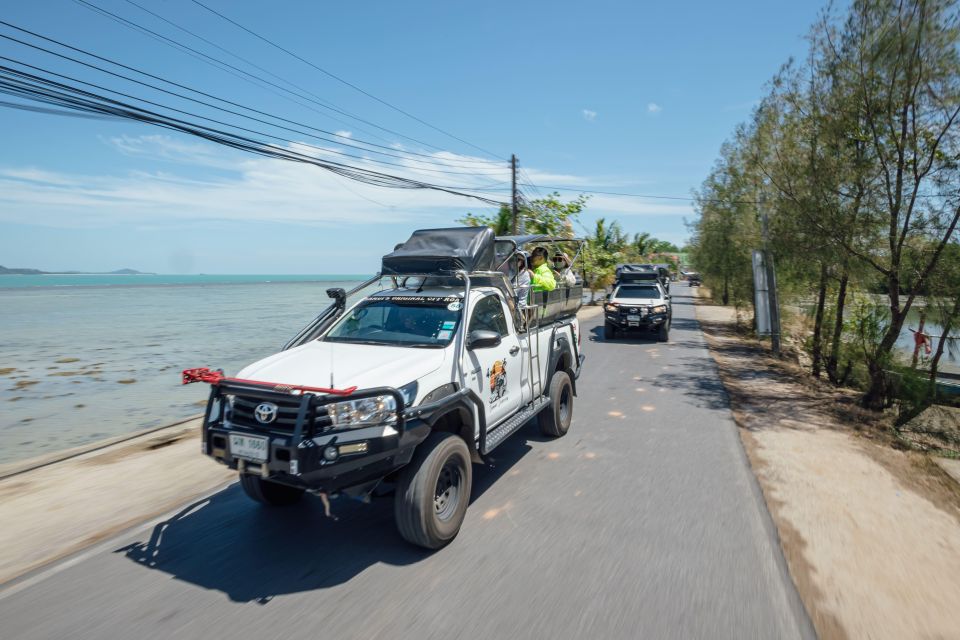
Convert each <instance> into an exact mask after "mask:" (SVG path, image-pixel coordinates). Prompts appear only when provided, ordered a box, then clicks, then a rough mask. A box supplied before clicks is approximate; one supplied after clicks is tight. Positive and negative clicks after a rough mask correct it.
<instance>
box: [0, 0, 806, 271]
mask: <svg viewBox="0 0 960 640" xmlns="http://www.w3.org/2000/svg"><path fill="white" fill-rule="evenodd" d="M88 1H89V2H90V3H92V4H95V5H97V6H99V7H102V8H104V9H107V10H109V11H111V12H113V13H115V14H118V15H120V16H123V17H124V18H127V19H128V20H131V21H134V22H136V23H138V24H140V25H143V26H146V27H148V28H150V29H153V30H155V31H157V32H159V33H162V34H164V35H166V36H168V37H170V38H174V39H176V40H178V41H181V42H183V43H187V44H189V45H190V46H192V47H195V48H197V49H199V50H202V51H204V52H206V53H208V54H210V55H213V56H215V57H218V58H222V59H224V60H228V61H230V62H231V63H232V64H235V65H237V66H239V67H242V68H247V67H246V66H245V63H243V62H240V61H239V60H237V59H235V58H231V57H230V56H228V55H227V54H225V53H223V52H220V51H216V50H214V49H212V48H211V47H210V46H209V45H207V44H205V43H203V42H201V41H199V40H195V39H193V38H191V37H190V36H189V35H187V34H185V33H183V32H180V31H177V30H176V29H175V28H174V27H172V26H170V25H169V24H165V23H163V22H161V21H160V20H158V19H157V18H155V17H154V16H151V15H149V14H147V13H145V12H143V11H142V10H141V9H140V8H138V7H136V6H134V5H133V4H131V3H129V2H127V0H88ZM204 1H205V2H206V3H207V4H208V5H209V6H211V7H212V8H214V9H216V10H218V11H220V12H222V13H224V14H225V15H227V16H229V17H230V18H232V19H234V20H236V21H237V22H239V23H241V24H243V25H246V26H248V27H250V28H252V29H253V30H255V31H257V32H258V33H260V34H262V35H264V36H266V37H268V38H270V39H271V40H273V41H274V42H277V43H279V44H282V46H284V47H286V48H287V49H289V50H291V51H293V52H295V53H297V54H298V55H300V56H301V57H303V58H305V59H307V60H310V61H312V62H314V63H315V64H316V65H318V66H320V67H323V68H324V69H326V70H328V71H330V72H332V73H334V74H336V75H338V76H339V77H341V78H343V79H346V80H348V81H349V82H351V83H353V84H355V85H357V86H359V87H361V88H363V89H364V90H366V91H368V92H369V93H372V94H374V95H376V96H378V97H380V98H382V99H384V100H386V101H388V102H390V103H391V104H393V105H396V106H398V107H400V108H402V109H404V110H405V111H408V112H409V113H412V114H414V115H416V116H417V117H419V118H420V119H422V120H425V121H427V122H429V123H430V124H432V125H434V126H436V127H438V128H440V129H443V130H445V131H448V132H451V133H453V134H455V135H456V136H457V137H459V138H462V139H463V140H466V141H468V142H471V143H473V144H475V145H477V146H479V147H481V148H483V149H485V150H488V151H492V152H493V153H494V154H495V155H496V157H498V158H507V157H509V155H510V154H511V153H516V154H517V156H518V157H519V159H520V163H521V166H522V167H523V168H524V170H525V172H526V174H525V175H526V176H528V177H529V178H530V179H531V180H532V182H533V183H534V184H536V185H538V186H541V189H540V191H541V192H546V191H548V189H545V188H543V187H544V186H547V185H549V186H577V185H585V186H588V187H590V188H592V189H595V190H602V191H616V192H627V193H642V194H660V195H677V196H688V195H689V193H690V190H691V189H693V188H695V187H697V186H698V185H699V183H700V182H701V181H702V180H703V178H704V177H705V176H706V174H707V172H708V171H709V170H710V167H711V165H712V164H713V162H714V160H715V159H716V156H717V152H718V150H719V147H720V145H721V143H722V142H723V141H724V140H725V139H726V138H727V137H728V136H729V135H730V134H731V132H732V131H733V129H734V127H735V126H736V124H737V123H738V122H741V121H743V120H745V119H746V118H747V117H748V116H749V113H750V109H751V108H752V106H753V105H754V104H755V102H756V101H757V100H758V99H759V98H760V97H761V96H762V95H763V92H764V83H765V82H767V80H769V79H770V77H771V76H772V75H773V74H774V73H775V72H776V71H777V69H778V68H779V67H780V65H781V64H783V63H784V62H786V60H787V59H788V58H789V57H790V56H803V55H804V51H805V42H804V39H803V36H804V34H805V33H806V32H807V30H808V28H809V26H810V25H811V24H812V22H813V21H814V20H815V19H816V17H817V14H818V12H819V11H820V10H821V8H822V5H821V4H820V3H817V2H809V3H808V2H780V1H766V2H739V3H736V4H734V3H717V2H687V3H650V2H639V1H638V2H606V1H599V2H589V3H583V2H576V3H573V2H558V1H552V2H525V3H517V2H501V1H500V0H488V1H487V2H483V3H455V2H369V3H332V2H317V1H309V0H297V1H291V0H282V1H280V0H278V1H277V2H271V3H263V2H249V1H244V2H239V1H233V2H227V1H226V0H204ZM137 2H138V3H139V4H141V5H142V6H144V7H148V8H149V9H150V10H151V11H154V12H155V13H157V14H159V15H161V16H163V17H164V18H167V19H168V20H170V21H173V22H175V23H177V24H179V25H181V26H183V27H186V28H189V29H190V30H191V31H193V32H194V33H196V34H198V35H201V36H203V37H204V38H206V39H208V40H210V41H212V42H215V43H217V44H219V45H220V46H222V47H224V48H226V49H229V50H230V51H232V52H234V53H237V54H240V55H242V56H244V57H245V58H247V59H248V60H251V61H253V62H255V63H256V64H257V65H259V66H261V67H263V68H265V69H267V70H269V71H270V72H272V73H274V74H276V75H277V76H280V77H282V78H283V79H284V80H290V81H292V82H294V83H295V84H296V85H297V86H299V87H301V88H302V89H306V90H309V91H310V92H311V93H312V94H314V95H316V96H319V97H320V98H322V99H323V100H324V101H325V102H327V103H331V104H333V105H335V106H336V107H337V108H339V109H340V110H342V111H345V112H348V113H350V114H351V115H355V116H358V117H360V118H362V119H364V120H366V121H368V122H370V123H374V124H376V125H379V126H381V127H384V128H386V129H391V130H393V131H394V132H397V133H399V134H403V135H405V136H408V137H409V138H414V139H416V140H417V141H419V142H413V141H411V140H409V139H407V138H401V137H399V136H397V135H395V134H392V133H386V132H384V131H383V130H378V129H373V128H372V127H370V126H369V125H368V124H364V123H361V122H358V121H357V120H355V119H351V118H348V117H345V116H342V115H337V116H335V117H336V118H338V119H339V120H340V121H334V120H333V119H331V117H330V115H331V114H330V113H329V112H328V111H325V110H323V109H318V108H317V107H316V105H313V104H310V103H304V102H303V101H302V100H299V101H298V102H299V104H298V103H296V102H294V101H291V100H290V99H287V98H288V97H289V96H287V95H286V94H283V93H282V92H278V91H276V90H272V91H268V90H264V88H263V87H262V85H261V86H258V85H256V84H254V83H250V82H245V81H244V80H242V79H241V78H238V77H236V76H235V75H230V74H228V73H225V72H224V71H223V70H221V69H217V68H214V67H213V66H210V65H207V64H203V63H202V62H200V61H198V60H197V59H195V58H194V57H191V56H189V55H186V54H185V53H183V52H182V51H177V50H175V49H173V48H171V47H169V46H166V45H164V44H163V43H162V42H158V41H157V40H156V39H153V38H150V37H148V36H146V35H144V34H142V33H138V32H135V31H133V30H131V29H128V28H126V27H124V26H123V25H121V24H118V23H116V22H115V21H112V20H110V19H108V18H106V17H104V16H103V15H100V14H97V13H96V12H94V11H92V10H90V9H89V8H87V7H84V6H82V5H81V4H80V3H78V2H76V1H75V0H35V1H34V2H23V3H5V7H4V13H3V18H2V19H3V20H6V21H8V22H10V23H12V24H15V25H17V26H20V27H23V28H26V29H30V30H32V31H36V32H38V33H40V34H42V35H45V36H48V37H51V38H55V39H58V40H62V41H64V42H66V43H68V44H71V45H73V46H76V47H79V48H82V49H85V50H89V51H92V52H95V53H97V54H99V55H102V56H105V57H108V58H111V59H114V60H117V61H121V62H123V63H124V64H128V65H130V66H133V67H137V68H139V69H142V70H145V71H149V72H151V73H154V74H156V75H159V76H162V77H164V78H168V79H171V80H176V81H177V82H180V83H182V84H184V85H188V86H190V87H195V88H200V89H202V90H203V91H206V92H208V93H210V94H213V95H216V96H218V97H222V98H226V99H229V100H232V101H235V102H237V103H239V104H242V105H245V106H250V107H255V108H257V109H260V110H262V111H265V112H267V113H270V114H275V115H280V116H282V117H285V118H288V119H290V120H294V121H296V122H299V123H305V124H308V125H310V126H314V127H317V128H320V129H325V130H329V131H335V132H338V133H339V134H340V135H342V136H348V137H350V138H353V139H354V140H366V141H371V142H376V143H377V144H382V145H385V146H387V147H393V148H394V149H395V150H396V151H397V152H399V153H401V154H402V153H403V152H408V151H413V152H417V153H425V154H427V156H417V157H418V158H426V157H428V156H429V159H428V160H426V162H428V163H429V164H418V163H414V162H407V161H400V160H396V159H394V158H384V157H382V156H381V159H385V160H388V161H397V162H401V164H404V166H403V167H382V166H381V167H379V169H380V170H385V171H387V170H389V171H390V172H394V173H398V174H401V175H405V176H412V177H417V178H420V179H429V180H431V181H436V182H441V181H443V182H445V183H447V184H457V185H459V186H465V187H470V188H475V187H477V186H480V185H488V184H491V183H501V182H502V181H504V180H507V179H509V174H508V170H507V165H506V164H505V163H501V164H499V165H494V164H481V163H479V162H478V160H483V159H490V156H488V155H485V154H484V153H483V152H481V151H478V150H477V149H476V148H474V147H471V146H468V145H467V144H464V143H462V142H460V141H457V140H455V139H452V138H449V137H447V136H444V135H443V134H441V133H439V132H437V131H435V130H433V129H431V128H429V127H427V126H424V125H423V124H421V123H419V122H417V121H415V120H412V119H410V118H407V117H405V116H404V115H402V114H400V113H398V112H396V111H394V110H391V109H390V108H388V107H386V106H384V105H383V104H381V103H378V102H376V101H374V100H372V99H370V98H369V97H367V96H364V95H363V94H361V93H359V92H357V91H355V90H354V89H351V88H349V87H347V86H345V85H343V84H341V83H338V82H337V81H335V80H333V79H331V78H330V77H328V76H325V75H323V74H322V73H320V72H318V71H316V70H315V69H312V68H311V67H309V66H307V65H305V64H303V63H301V62H299V61H297V60H295V59H293V58H291V57H289V56H287V55H285V54H283V53H282V52H280V51H277V50H276V49H273V48H271V47H270V46H269V45H267V44H265V43H263V42H261V41H259V40H257V39H256V38H254V37H253V36H251V35H249V34H246V33H244V32H243V31H241V30H239V29H237V28H236V27H234V26H232V25H230V24H229V23H227V22H225V21H223V20H222V19H220V18H217V17H216V16H213V15H212V14H210V13H208V12H206V11H205V10H203V9H202V8H201V7H198V6H197V5H195V4H193V3H192V2H190V0H152V1H151V0H137ZM0 33H2V34H5V35H12V36H15V37H21V36H19V35H17V34H16V32H15V31H13V30H11V29H9V28H7V27H3V26H0ZM0 56H7V57H9V58H14V59H16V60H18V61H21V62H27V63H29V64H34V65H37V66H41V67H43V68H45V69H50V70H54V71H57V72H59V73H64V74H69V75H72V76H74V77H77V78H80V79H82V80H87V81H89V82H97V83H99V84H104V85H106V86H109V87H111V88H116V89H120V88H123V90H127V91H129V92H130V93H134V94H136V95H138V96H144V97H149V98H156V99H157V100H158V101H161V102H164V104H168V105H170V106H174V105H176V106H178V107H181V108H185V109H191V110H194V111H196V112H197V113H200V114H201V115H209V116H210V117H214V115H213V114H214V112H213V111H212V110H210V109H208V108H206V107H202V106H199V105H196V104H190V103H186V102H183V101H181V100H178V99H175V98H172V97H170V96H167V95H163V94H159V93H157V92H154V91H152V90H149V89H144V88H142V87H135V86H133V85H130V84H129V83H125V82H122V81H120V80H117V79H116V78H109V77H106V76H104V75H103V74H100V73H98V72H95V71H93V70H90V69H85V68H83V67H79V66H77V65H74V64H72V63H69V62H66V61H63V60H58V59H56V58H53V57H51V56H49V55H47V54H44V53H42V52H38V51H36V50H30V49H27V48H25V47H23V46H22V45H17V44H14V43H11V42H9V41H2V40H0ZM0 63H4V61H0ZM4 64H5V63H4ZM250 71H251V72H253V73H255V74H258V75H261V76H262V75H263V74H262V73H261V72H259V71H256V70H253V69H250ZM277 82H279V81H277ZM0 100H9V98H7V97H6V96H0ZM304 105H306V107H310V108H306V107H305V106H304ZM218 117H224V118H225V119H227V120H228V121H230V122H231V123H234V124H236V123H241V122H243V121H242V120H241V119H239V118H236V117H233V116H229V115H227V116H223V114H220V116H218ZM245 126H253V127H258V125H257V124H256V123H250V122H246V123H245ZM259 129H261V130H266V128H265V127H259ZM271 131H274V132H276V131H275V130H271ZM374 135H376V136H378V137H374ZM0 136H2V137H0V139H2V140H3V141H4V143H3V144H2V145H0V264H3V265H4V266H19V267H36V268H40V269H45V270H57V269H80V270H93V271H97V270H112V269H117V268H121V267H130V268H135V269H139V270H143V271H155V272H162V273H194V272H203V273H278V274H280V273H365V272H372V271H375V270H376V267H377V264H378V263H377V260H378V258H379V256H380V255H382V254H383V253H385V252H386V251H388V250H390V249H391V248H392V247H393V245H394V244H395V243H396V242H399V241H401V240H403V239H405V238H406V237H407V236H408V235H409V233H410V232H411V231H412V230H414V229H417V228H422V227H436V226H448V225H451V224H453V223H454V221H455V220H456V219H457V218H458V217H460V216H462V215H463V214H465V213H467V212H478V213H479V212H488V211H489V210H490V207H489V206H488V205H485V204H483V203H479V202H475V201H471V200H468V199H464V198H458V197H453V196H446V195H443V194H439V193H436V192H428V191H409V190H393V189H384V188H378V187H372V186H369V185H364V184H360V183H356V182H351V181H349V180H346V179H345V178H342V177H337V176H333V175H332V174H330V173H329V172H326V171H323V170H321V169H318V168H315V167H311V166H306V165H299V164H293V163H288V162H283V161H280V160H275V159H265V158H261V157H258V156H254V155H249V154H244V153H241V152H239V151H234V150H231V149H228V148H226V147H222V146H219V145H214V144H212V143H208V142H204V141H201V140H199V139H197V138H192V137H189V136H186V135H184V134H179V133H174V132H170V131H166V130H164V129H159V128H156V127H150V126H148V125H143V124H138V123H133V122H125V121H104V120H90V119H79V118H65V117H59V116H52V115H46V114H38V113H29V112H24V111H17V110H13V109H7V108H2V107H0ZM284 136H287V137H289V139H290V140H291V141H292V142H293V143H294V144H296V143H311V144H314V145H317V146H320V147H322V149H320V150H317V149H313V148H311V150H310V151H311V153H318V154H328V153H333V152H332V151H330V149H335V147H333V146H332V145H329V144H322V145H321V144H318V143H317V142H316V141H315V140H308V139H306V138H303V137H302V136H298V135H297V134H292V133H290V132H285V133H284ZM342 139H343V138H341V140H342ZM421 143H426V144H428V145H433V147H430V146H424V145H422V144H421ZM284 144H288V143H284ZM434 147H436V148H439V149H442V150H444V152H443V153H441V152H440V151H438V150H437V149H436V148H434ZM295 148H301V147H295ZM341 150H342V149H341ZM330 157H335V156H330ZM376 157H377V156H369V155H367V156H366V159H362V160H357V161H356V162H358V163H361V164H362V165H363V166H370V167H374V166H376V165H374V164H371V163H370V160H371V159H375V158H376ZM426 169H429V171H425V170H426ZM478 169H479V170H478ZM437 170H439V171H452V172H458V173H457V175H452V174H439V173H433V171H437ZM477 174H483V175H477ZM501 186H502V185H501ZM524 190H525V191H527V192H528V193H529V194H530V195H531V196H536V191H534V190H533V189H532V188H529V187H524ZM491 193H494V194H495V195H496V196H497V197H503V198H506V197H507V196H506V194H505V193H501V192H491ZM575 194H576V192H570V191H567V192H564V195H566V196H570V197H572V196H574V195H575ZM692 213H693V211H692V207H691V203H689V202H685V201H670V200H654V199H643V198H627V197H616V196H602V195H597V196H594V197H593V198H592V199H591V201H590V204H589V207H588V210H587V213H586V214H585V215H584V216H583V217H582V223H583V225H584V226H586V227H592V226H593V223H594V221H595V220H596V219H597V217H600V216H602V217H606V218H607V219H608V220H610V219H615V220H619V221H620V223H621V224H622V226H623V227H624V228H625V229H626V230H627V231H629V232H637V231H646V232H649V233H651V234H653V235H655V236H657V237H661V238H665V239H668V240H671V241H674V242H677V243H678V244H679V243H682V242H683V241H684V239H685V238H686V236H687V231H686V227H685V225H684V219H685V218H686V219H689V218H690V217H691V216H692Z"/></svg>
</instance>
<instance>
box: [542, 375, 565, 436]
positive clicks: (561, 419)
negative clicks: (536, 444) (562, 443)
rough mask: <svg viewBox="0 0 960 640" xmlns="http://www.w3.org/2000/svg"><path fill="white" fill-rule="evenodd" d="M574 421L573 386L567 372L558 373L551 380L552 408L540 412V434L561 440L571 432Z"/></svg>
mask: <svg viewBox="0 0 960 640" xmlns="http://www.w3.org/2000/svg"><path fill="white" fill-rule="evenodd" d="M571 420H573V384H571V383H570V376H568V375H567V373H566V372H565V371H557V372H556V373H554V374H553V378H552V379H551V380H550V406H549V407H547V408H546V409H544V410H543V411H541V412H540V414H539V415H538V416H537V421H538V422H539V423H540V433H542V434H543V435H545V436H550V437H553V438H559V437H560V436H562V435H565V434H566V433H567V431H569V430H570V421H571Z"/></svg>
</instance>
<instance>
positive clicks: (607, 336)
mask: <svg viewBox="0 0 960 640" xmlns="http://www.w3.org/2000/svg"><path fill="white" fill-rule="evenodd" d="M616 337H617V330H616V328H614V327H613V325H610V324H608V323H606V322H604V323H603V339H604V340H613V339H614V338H616Z"/></svg>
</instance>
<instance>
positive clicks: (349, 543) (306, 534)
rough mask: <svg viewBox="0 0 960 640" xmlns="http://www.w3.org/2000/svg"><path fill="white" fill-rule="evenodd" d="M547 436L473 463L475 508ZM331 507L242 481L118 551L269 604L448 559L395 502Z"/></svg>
mask: <svg viewBox="0 0 960 640" xmlns="http://www.w3.org/2000/svg"><path fill="white" fill-rule="evenodd" d="M523 436H526V437H523ZM540 439H541V438H540V437H539V434H538V433H537V431H536V426H535V423H531V424H528V425H527V426H525V427H524V429H523V430H521V432H520V434H519V435H515V436H514V437H512V438H510V439H508V440H507V441H506V442H504V443H503V444H502V445H500V446H499V447H498V448H497V450H496V452H495V453H496V456H495V457H494V459H493V460H494V461H493V462H492V463H490V464H487V465H474V468H473V471H474V475H473V490H472V493H471V503H472V502H474V501H475V500H476V499H477V498H478V497H479V496H481V495H483V493H484V492H485V491H487V490H488V489H489V488H490V487H491V486H493V485H494V483H495V482H496V481H497V480H498V479H499V478H500V477H501V476H502V475H504V474H505V473H506V472H507V471H509V470H510V469H511V468H512V467H513V465H515V464H516V463H517V462H518V461H519V460H520V459H521V458H523V456H524V455H526V454H527V453H528V452H529V451H531V449H532V448H531V446H530V445H529V442H530V441H538V440H540ZM330 504H331V511H332V515H333V516H334V518H335V519H333V518H328V517H326V515H325V513H324V507H323V504H322V502H321V500H320V499H319V498H318V497H315V496H311V495H309V494H308V495H306V496H304V499H303V500H302V501H301V502H300V503H299V504H297V505H294V506H290V507H267V506H264V505H260V504H257V503H254V502H252V501H251V500H250V499H249V498H247V496H246V495H244V493H243V490H242V489H241V488H240V486H239V484H234V485H231V486H230V487H228V488H226V489H224V490H222V491H220V492H218V493H216V494H215V495H213V496H211V497H209V498H206V499H204V500H200V501H198V502H195V503H193V504H191V505H189V506H187V507H185V508H184V509H183V510H181V511H180V512H179V513H177V514H176V515H174V516H172V517H171V518H170V519H168V520H165V521H164V522H161V523H159V524H158V525H156V526H155V527H154V528H153V529H152V531H151V533H150V537H149V539H148V540H144V541H137V542H134V543H132V544H130V545H128V546H126V547H123V548H121V549H117V550H116V551H115V553H123V554H125V555H126V557H127V558H129V559H130V560H132V561H133V562H135V563H137V564H138V565H140V566H143V567H146V568H149V569H153V570H155V571H162V572H164V573H167V574H169V575H170V576H172V577H174V578H176V579H178V580H183V581H185V582H189V583H191V584H195V585H197V586H200V587H203V588H204V589H213V590H216V591H221V592H223V593H224V594H226V595H227V596H228V597H229V598H230V599H231V600H233V601H236V602H250V601H255V602H258V603H260V604H266V603H268V602H269V601H270V600H271V599H273V598H274V597H275V596H278V595H284V594H289V593H299V592H304V591H313V590H316V589H326V588H330V587H333V586H336V585H340V584H343V583H346V582H348V581H350V580H351V579H352V578H353V577H354V576H356V575H358V574H359V573H361V572H362V571H364V570H365V569H367V568H368V567H370V566H372V565H375V564H380V563H386V564H390V565H395V566H405V565H410V564H413V563H416V562H419V561H421V560H424V559H426V558H428V557H430V556H431V555H433V554H434V553H443V552H444V551H443V550H441V551H438V552H431V551H427V550H425V549H420V548H418V547H415V546H413V545H411V544H408V543H407V542H405V541H404V540H403V539H402V538H400V535H399V534H398V533H397V531H396V528H395V526H394V522H393V499H392V497H385V498H374V499H373V500H372V501H371V503H370V504H363V503H361V502H359V501H357V500H351V499H349V498H345V497H341V498H338V499H335V500H332V501H331V503H330ZM468 517H469V514H468ZM452 544H453V545H456V544H457V543H456V541H454V542H453V543H452Z"/></svg>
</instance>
